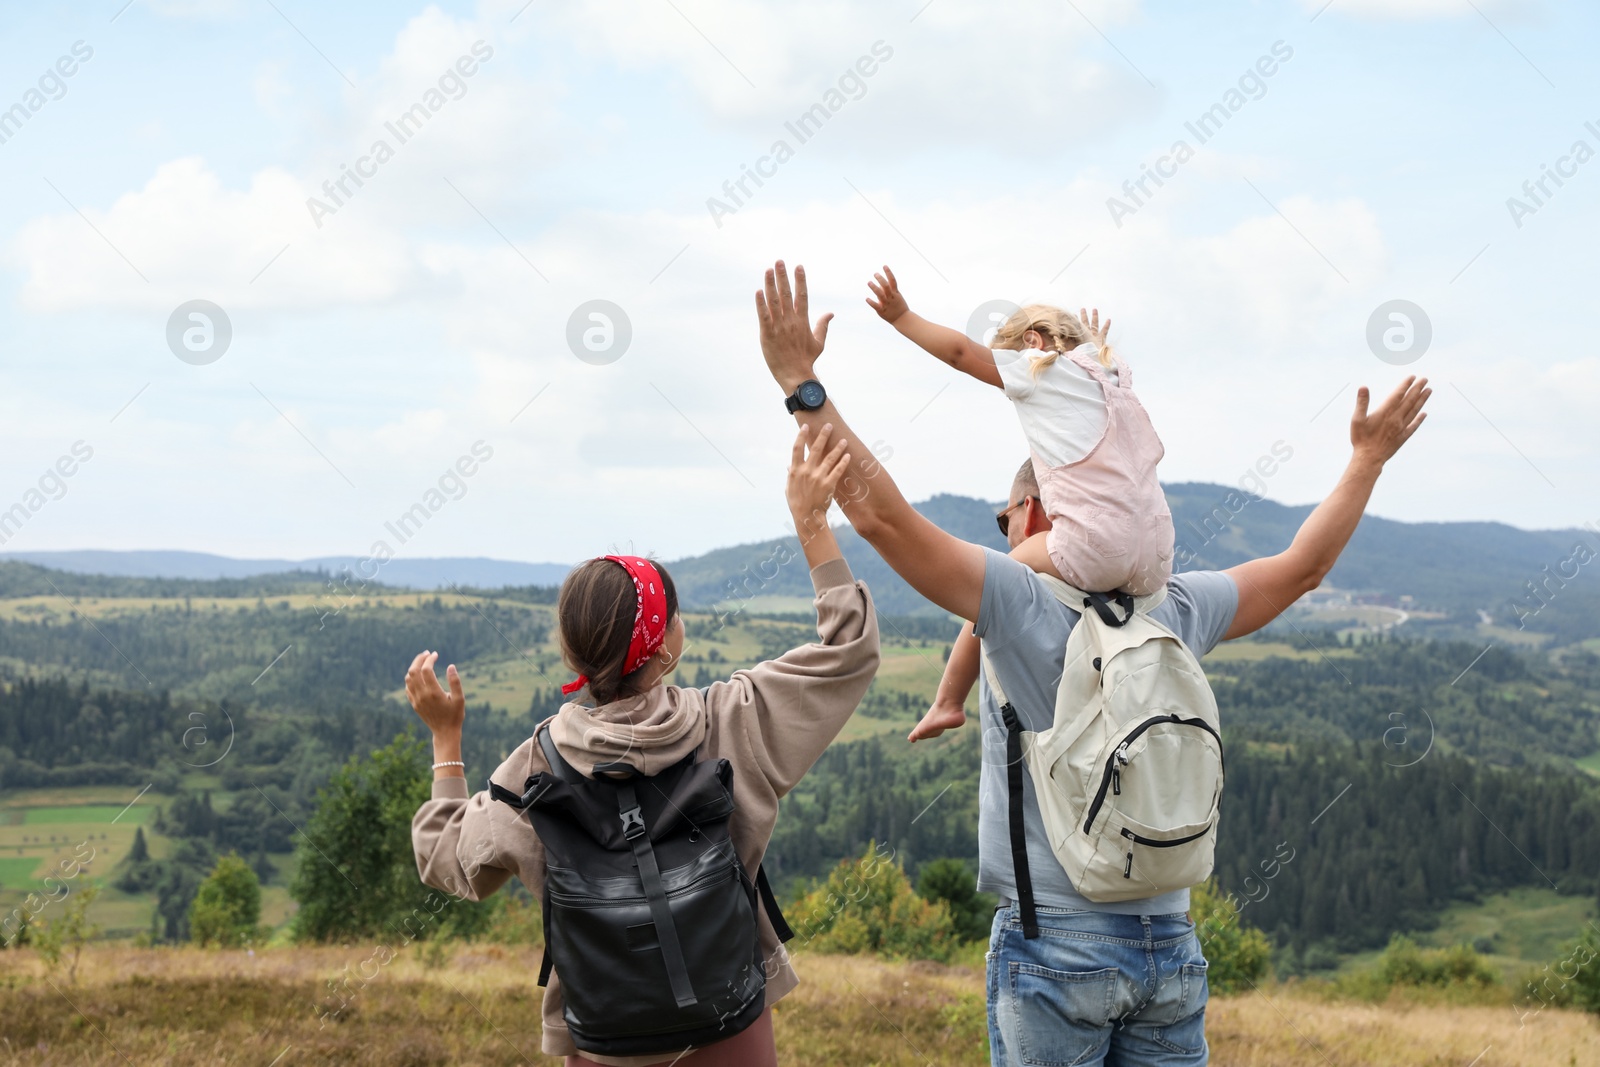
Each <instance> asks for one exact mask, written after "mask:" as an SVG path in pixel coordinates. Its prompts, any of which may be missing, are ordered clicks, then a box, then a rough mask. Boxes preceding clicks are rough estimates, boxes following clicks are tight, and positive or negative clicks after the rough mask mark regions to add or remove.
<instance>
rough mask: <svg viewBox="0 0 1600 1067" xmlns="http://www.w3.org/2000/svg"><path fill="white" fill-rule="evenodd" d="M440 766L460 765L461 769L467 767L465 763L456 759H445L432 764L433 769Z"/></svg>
mask: <svg viewBox="0 0 1600 1067" xmlns="http://www.w3.org/2000/svg"><path fill="white" fill-rule="evenodd" d="M440 767H460V768H461V769H462V770H466V769H467V765H466V764H465V763H462V762H461V761H460V760H458V759H447V760H444V761H442V762H440V763H435V764H434V765H433V769H434V770H438V769H439V768H440Z"/></svg>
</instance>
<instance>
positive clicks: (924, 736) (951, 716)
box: [906, 699, 967, 743]
mask: <svg viewBox="0 0 1600 1067" xmlns="http://www.w3.org/2000/svg"><path fill="white" fill-rule="evenodd" d="M966 724H967V712H966V709H965V708H963V707H962V706H961V705H960V704H956V703H953V702H945V701H940V700H937V699H935V700H934V702H933V707H931V708H929V709H928V714H926V715H924V716H923V717H922V721H921V722H919V723H917V725H916V726H915V727H914V728H913V729H912V731H911V733H910V734H909V735H907V737H906V740H907V741H910V742H912V743H916V742H918V741H926V740H928V739H929V738H932V737H938V736H939V735H940V734H942V733H944V732H945V731H946V730H954V729H957V728H959V727H962V726H965V725H966Z"/></svg>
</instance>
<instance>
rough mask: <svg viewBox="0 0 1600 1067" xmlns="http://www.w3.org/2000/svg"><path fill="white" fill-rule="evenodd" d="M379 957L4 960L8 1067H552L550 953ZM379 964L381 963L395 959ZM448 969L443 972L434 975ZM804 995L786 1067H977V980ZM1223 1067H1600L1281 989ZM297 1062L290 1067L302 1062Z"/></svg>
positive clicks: (796, 1002)
mask: <svg viewBox="0 0 1600 1067" xmlns="http://www.w3.org/2000/svg"><path fill="white" fill-rule="evenodd" d="M373 952H374V947H373V946H360V945H351V946H346V947H342V948H322V949H267V950H263V951H260V952H257V953H255V954H254V955H246V954H244V953H242V952H221V951H203V950H197V949H149V950H137V949H127V948H115V949H108V948H93V949H91V950H90V951H89V953H88V954H87V955H86V957H85V963H84V966H83V968H82V971H81V973H80V975H79V983H78V985H77V986H76V987H70V986H65V985H63V984H61V979H60V978H59V977H58V978H57V979H55V984H54V985H52V984H51V983H50V982H47V981H46V980H45V975H44V973H43V971H42V969H41V967H40V965H39V963H38V962H37V961H36V960H35V959H34V958H33V953H31V952H10V953H0V1018H4V1019H5V1020H6V1024H5V1040H4V1042H3V1043H0V1065H3V1067H12V1065H16V1067H21V1065H23V1064H35V1063H41V1062H47V1061H48V1062H66V1063H78V1062H93V1063H110V1062H119V1063H121V1062H131V1063H155V1062H160V1063H165V1064H171V1065H174V1067H189V1065H199V1064H213V1063H218V1062H225V1063H235V1064H254V1065H257V1067H269V1065H271V1064H276V1063H285V1064H287V1063H296V1064H339V1065H342V1067H343V1065H369V1064H370V1065H373V1067H379V1065H381V1067H395V1065H401V1067H422V1065H435V1064H438V1065H444V1064H454V1065H461V1067H470V1065H483V1067H505V1065H506V1064H512V1063H539V1062H547V1060H546V1059H545V1058H544V1057H542V1056H541V1055H540V1054H539V1000H538V993H539V991H538V989H537V987H535V986H534V985H533V984H532V982H531V981H530V979H529V976H530V975H531V974H533V973H534V971H535V970H536V969H537V966H538V953H537V951H536V950H513V949H506V948H501V947H498V946H462V947H458V948H456V949H455V950H454V951H453V952H452V953H451V954H449V955H448V956H447V957H444V958H441V959H438V960H435V961H430V960H428V959H425V958H424V957H423V955H422V954H421V953H418V952H416V951H414V950H403V951H401V952H400V953H399V954H397V955H396V957H395V959H394V961H393V962H391V963H389V964H388V965H387V966H383V967H380V966H377V965H369V966H365V967H364V966H363V964H364V963H365V961H368V960H371V959H373V958H374V957H373ZM380 958H381V957H380ZM435 964H437V965H435ZM796 969H797V970H798V971H799V973H800V977H801V985H800V987H799V989H798V990H796V991H795V993H793V994H792V995H791V996H790V997H788V998H786V999H785V1000H784V1001H782V1002H781V1003H780V1004H779V1005H778V1007H777V1009H776V1012H775V1023H774V1026H775V1030H776V1033H777V1041H778V1049H779V1053H780V1058H781V1061H782V1062H783V1063H784V1064H786V1065H789V1067H852V1065H860V1067H868V1065H882V1067H888V1065H894V1067H901V1065H903V1067H912V1065H923V1067H926V1065H938V1067H982V1065H985V1064H987V1063H988V1062H989V1060H988V1052H987V1048H986V1031H985V1009H984V985H983V978H982V975H981V974H980V973H979V972H977V971H973V970H967V969H964V968H953V967H941V966H938V965H936V964H927V963H914V964H897V963H886V962H883V961H879V960H875V959H871V958H862V957H839V956H817V955H811V954H807V953H804V952H802V953H801V954H799V955H798V956H797V957H796ZM357 973H360V974H362V975H366V976H370V977H357V978H356V979H354V981H352V983H351V988H352V989H353V991H354V997H353V1010H350V1011H348V1012H347V1013H346V1018H345V1021H343V1022H340V1023H335V1024H329V1025H327V1026H325V1027H319V1025H318V1024H319V1017H318V1007H319V1005H320V1004H321V1003H322V1001H323V1000H324V998H325V997H326V996H327V995H328V990H329V983H331V982H334V981H336V980H344V979H345V978H347V977H348V976H349V975H351V974H357ZM1207 1023H1208V1025H1207V1036H1208V1040H1209V1042H1210V1045H1211V1054H1212V1062H1213V1063H1216V1064H1218V1067H1302V1065H1304V1067H1442V1065H1462V1067H1464V1065H1466V1064H1475V1065H1478V1067H1553V1065H1568V1064H1570V1065H1578V1064H1591V1063H1595V1062H1600V1026H1597V1025H1596V1022H1595V1020H1594V1019H1593V1018H1592V1017H1590V1016H1585V1015H1581V1014H1578V1013H1575V1012H1569V1011H1559V1010H1554V1009H1551V1010H1547V1011H1545V1012H1543V1013H1541V1014H1539V1015H1538V1016H1536V1017H1534V1018H1532V1019H1530V1020H1528V1022H1527V1025H1525V1026H1523V1025H1519V1021H1518V1016H1517V1015H1516V1014H1515V1013H1514V1012H1513V1010H1512V1009H1511V1007H1510V1006H1509V1004H1502V1003H1496V1002H1494V1001H1493V1000H1492V999H1491V1000H1486V1001H1484V1002H1481V1003H1467V1004H1459V1003H1458V1004H1451V1003H1448V1002H1445V1001H1444V1000H1443V998H1440V997H1425V996H1419V995H1415V994H1413V995H1412V996H1410V997H1399V996H1397V997H1396V998H1394V999H1391V1000H1390V1001H1389V1002H1387V1003H1384V1004H1376V1005H1375V1004H1362V1003H1355V1002H1350V1001H1340V1000H1332V999H1329V998H1328V997H1327V996H1326V994H1324V993H1320V992H1318V991H1316V990H1315V989H1313V988H1310V987H1305V986H1297V985H1287V986H1284V985H1267V986H1263V987H1261V988H1260V989H1258V990H1257V991H1254V992H1251V993H1246V994H1241V995H1239V996H1232V997H1220V996H1213V997H1212V1000H1211V1004H1210V1007H1209V1009H1208V1020H1207ZM291 1057H292V1058H291Z"/></svg>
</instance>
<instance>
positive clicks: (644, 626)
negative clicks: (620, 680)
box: [561, 556, 667, 696]
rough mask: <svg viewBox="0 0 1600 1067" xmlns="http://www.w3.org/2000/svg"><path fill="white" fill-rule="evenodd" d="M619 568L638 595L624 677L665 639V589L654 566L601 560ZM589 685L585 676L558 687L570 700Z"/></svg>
mask: <svg viewBox="0 0 1600 1067" xmlns="http://www.w3.org/2000/svg"><path fill="white" fill-rule="evenodd" d="M601 558H602V559H609V560H611V561H612V562H613V563H618V564H621V566H622V569H623V570H625V571H627V572H628V577H629V578H632V579H633V588H634V590H635V592H636V593H637V594H638V601H637V605H636V606H635V608H634V612H633V637H632V638H631V639H630V640H629V641H628V659H627V661H626V662H625V663H623V665H622V673H623V675H624V677H626V676H627V675H630V674H632V673H633V672H634V671H636V670H638V669H639V668H640V667H643V666H644V665H645V663H647V662H648V661H649V659H650V657H651V656H653V655H655V654H656V651H657V650H658V649H659V648H660V647H661V643H662V642H663V641H665V640H666V639H667V589H666V585H665V584H664V583H663V582H662V581H661V573H660V572H659V571H657V570H656V568H655V564H653V563H651V562H650V561H649V560H647V559H644V558H642V557H640V556H602V557H601ZM588 684H589V678H588V676H587V675H582V674H580V675H578V677H577V678H576V679H574V680H573V681H570V682H568V683H567V684H566V685H564V686H562V687H561V692H562V694H563V695H564V696H571V695H572V694H573V693H576V692H577V691H578V690H580V689H582V688H583V687H584V686H586V685H588Z"/></svg>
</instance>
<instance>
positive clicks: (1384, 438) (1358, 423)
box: [1350, 374, 1433, 466]
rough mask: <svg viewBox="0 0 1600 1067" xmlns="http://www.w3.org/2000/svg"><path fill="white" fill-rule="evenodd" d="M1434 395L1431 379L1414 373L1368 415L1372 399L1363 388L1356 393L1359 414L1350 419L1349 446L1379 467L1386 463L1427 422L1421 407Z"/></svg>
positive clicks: (1357, 412)
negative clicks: (1429, 384) (1429, 383)
mask: <svg viewBox="0 0 1600 1067" xmlns="http://www.w3.org/2000/svg"><path fill="white" fill-rule="evenodd" d="M1432 395H1433V390H1432V389H1429V388H1428V379H1426V378H1418V377H1417V376H1416V375H1414V374H1413V375H1412V376H1411V377H1409V378H1407V379H1406V380H1405V381H1403V382H1401V383H1400V384H1399V385H1397V386H1395V389H1394V392H1392V393H1390V394H1389V397H1388V399H1386V400H1385V401H1384V402H1383V404H1382V406H1381V407H1379V408H1378V409H1377V410H1376V411H1374V412H1372V413H1371V414H1368V412H1367V405H1368V403H1370V402H1371V398H1372V397H1371V394H1370V393H1369V392H1368V391H1367V387H1366V386H1364V385H1363V386H1362V387H1361V388H1360V389H1359V390H1357V391H1356V411H1355V414H1354V415H1352V416H1351V418H1350V444H1351V445H1352V446H1353V447H1354V448H1355V451H1356V455H1357V456H1359V457H1361V458H1363V459H1366V460H1369V461H1371V462H1374V463H1377V464H1379V465H1380V466H1381V465H1382V464H1384V463H1387V462H1388V461H1389V460H1390V459H1392V458H1393V457H1394V454H1395V453H1396V452H1398V451H1400V446H1402V445H1404V444H1405V443H1406V442H1407V441H1409V440H1411V435H1412V434H1414V433H1416V432H1417V428H1418V427H1420V426H1421V425H1422V424H1423V422H1424V421H1425V420H1426V419H1427V417H1428V413H1427V412H1425V411H1423V410H1422V408H1423V405H1425V404H1427V402H1428V398H1429V397H1430V396H1432Z"/></svg>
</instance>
